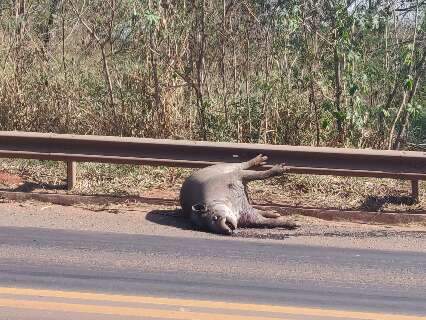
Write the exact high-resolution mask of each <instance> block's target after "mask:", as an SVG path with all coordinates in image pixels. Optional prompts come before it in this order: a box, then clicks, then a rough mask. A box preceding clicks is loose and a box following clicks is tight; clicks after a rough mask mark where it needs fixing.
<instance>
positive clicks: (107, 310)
mask: <svg viewBox="0 0 426 320" xmlns="http://www.w3.org/2000/svg"><path fill="white" fill-rule="evenodd" d="M0 307H6V308H14V309H30V310H42V311H62V312H63V311H65V312H75V313H89V314H102V315H114V316H135V317H141V316H144V317H150V318H162V319H179V320H193V319H200V320H201V319H202V320H286V319H285V318H282V317H279V318H271V317H253V316H238V315H230V314H211V313H205V312H188V311H172V310H157V309H147V308H130V307H110V306H99V305H90V304H73V303H59V302H39V301H28V300H11V299H0Z"/></svg>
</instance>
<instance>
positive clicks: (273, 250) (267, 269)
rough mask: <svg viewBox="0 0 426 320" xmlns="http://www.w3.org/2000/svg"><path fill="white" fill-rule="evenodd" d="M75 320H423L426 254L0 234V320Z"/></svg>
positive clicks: (14, 231)
mask: <svg viewBox="0 0 426 320" xmlns="http://www.w3.org/2000/svg"><path fill="white" fill-rule="evenodd" d="M83 292H85V294H84V293H83ZM224 302H226V303H224ZM75 313H78V314H79V319H110V318H111V319H121V318H123V319H124V318H133V317H136V318H141V317H142V318H154V319H199V318H200V319H426V254H424V253H419V252H400V251H379V250H371V249H341V248H322V247H311V246H304V245H289V244H286V243H285V242H281V241H277V242H276V243H271V242H264V241H247V240H245V241H239V240H235V239H233V240H228V239H226V238H224V239H223V240H217V239H194V238H184V237H168V236H153V235H131V234H119V233H101V232H93V231H69V230H68V231H66V230H55V229H42V228H19V227H0V314H1V315H2V317H1V318H2V319H39V318H40V317H43V318H44V319H59V318H61V319H68V318H67V317H69V318H70V319H73V317H74V316H75ZM392 314H396V315H395V316H392ZM83 315H85V317H83ZM141 315H143V316H141ZM215 315H216V316H215ZM402 315H406V317H404V316H402ZM209 316H210V318H209ZM5 317H6V318H5ZM250 317H252V318H250Z"/></svg>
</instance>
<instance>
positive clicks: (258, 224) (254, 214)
mask: <svg viewBox="0 0 426 320" xmlns="http://www.w3.org/2000/svg"><path fill="white" fill-rule="evenodd" d="M265 216H267V214H262V213H261V212H259V210H257V209H254V208H253V210H251V211H250V212H249V213H247V214H245V215H243V216H242V217H241V218H240V221H239V222H238V224H239V226H240V227H242V228H285V229H296V228H298V227H299V225H297V224H296V223H294V222H291V221H289V220H287V219H285V218H283V217H271V218H266V217H265Z"/></svg>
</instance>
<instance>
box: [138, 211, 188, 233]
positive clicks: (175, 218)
mask: <svg viewBox="0 0 426 320" xmlns="http://www.w3.org/2000/svg"><path fill="white" fill-rule="evenodd" d="M146 219H147V220H148V221H151V222H154V223H158V224H161V225H163V226H171V227H176V228H178V229H182V230H194V227H193V226H192V224H191V222H190V221H189V220H188V219H186V218H185V217H184V216H183V213H182V210H180V209H176V210H153V211H151V212H148V214H147V215H146Z"/></svg>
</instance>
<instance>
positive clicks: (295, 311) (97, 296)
mask: <svg viewBox="0 0 426 320" xmlns="http://www.w3.org/2000/svg"><path fill="white" fill-rule="evenodd" d="M0 294H3V295H21V296H33V297H50V298H63V299H79V300H92V301H110V302H123V303H144V304H153V305H167V306H179V307H197V308H209V309H222V310H236V311H257V312H274V313H285V314H292V315H304V316H325V317H328V318H331V317H341V318H346V319H371V320H380V319H386V320H426V317H422V316H409V315H402V314H384V313H376V312H358V311H344V310H332V309H319V308H307V307H292V306H275V305H264V304H243V303H230V302H220V301H207V300H192V299H174V298H159V297H149V296H134V295H115V294H101V293H87V292H76V291H58V290H38V289H23V288H5V287H0Z"/></svg>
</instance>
